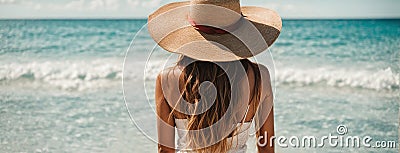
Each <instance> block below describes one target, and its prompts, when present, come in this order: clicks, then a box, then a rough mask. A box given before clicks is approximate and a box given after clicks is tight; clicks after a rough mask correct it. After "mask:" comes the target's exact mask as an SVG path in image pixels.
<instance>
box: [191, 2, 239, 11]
mask: <svg viewBox="0 0 400 153" xmlns="http://www.w3.org/2000/svg"><path fill="white" fill-rule="evenodd" d="M190 4H192V5H195V4H212V5H217V6H221V7H225V8H228V9H230V10H232V11H235V12H237V13H241V11H240V1H239V0H191V1H190Z"/></svg>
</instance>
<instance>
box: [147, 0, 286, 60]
mask: <svg viewBox="0 0 400 153" xmlns="http://www.w3.org/2000/svg"><path fill="white" fill-rule="evenodd" d="M189 9H190V2H188V1H186V2H175V3H170V4H167V5H164V6H162V7H161V8H159V9H158V10H156V11H155V12H154V13H153V14H151V15H150V16H149V18H148V31H149V33H150V35H151V37H152V38H153V39H154V40H155V41H156V42H157V43H158V45H159V46H160V47H162V48H163V49H165V50H167V51H169V52H173V53H179V54H183V55H185V56H188V57H191V58H194V59H198V60H204V61H220V62H223V61H234V60H240V59H244V58H249V57H252V56H255V55H257V54H259V53H261V52H262V51H265V50H266V49H267V48H268V47H269V46H271V45H272V44H273V43H274V42H275V40H276V39H277V38H278V36H279V34H280V31H281V28H282V20H281V18H280V16H279V15H278V14H277V13H276V12H274V11H272V10H270V9H267V8H261V7H254V6H244V7H241V11H242V14H243V15H244V16H245V17H244V18H245V20H244V23H242V24H241V26H239V27H238V28H237V29H236V30H234V32H233V33H227V34H207V33H204V32H201V31H198V30H196V29H195V28H193V27H192V26H191V24H190V23H189V22H188V20H187V17H188V14H189Z"/></svg>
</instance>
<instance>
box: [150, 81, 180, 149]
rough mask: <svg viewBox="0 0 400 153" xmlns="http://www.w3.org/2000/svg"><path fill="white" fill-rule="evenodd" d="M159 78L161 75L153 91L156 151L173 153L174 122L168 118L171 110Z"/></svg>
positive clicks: (171, 118)
mask: <svg viewBox="0 0 400 153" xmlns="http://www.w3.org/2000/svg"><path fill="white" fill-rule="evenodd" d="M161 77H162V76H161V75H158V77H157V81H156V90H155V102H156V112H157V132H158V150H159V152H175V149H174V148H175V121H174V119H173V117H170V114H171V111H172V110H171V107H170V106H169V104H168V102H167V100H166V99H165V96H164V92H163V89H162V85H161V79H162V78H161Z"/></svg>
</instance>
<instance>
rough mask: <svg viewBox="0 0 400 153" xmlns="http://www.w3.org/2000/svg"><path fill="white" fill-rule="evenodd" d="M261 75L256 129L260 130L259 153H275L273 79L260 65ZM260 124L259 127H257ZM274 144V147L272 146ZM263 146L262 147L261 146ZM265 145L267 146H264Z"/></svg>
mask: <svg viewBox="0 0 400 153" xmlns="http://www.w3.org/2000/svg"><path fill="white" fill-rule="evenodd" d="M259 67H260V74H261V86H262V87H261V101H260V103H259V107H258V110H257V116H258V120H257V121H256V122H258V123H256V128H258V129H259V130H258V137H257V140H258V142H259V143H258V145H257V147H258V150H259V152H268V153H273V152H274V146H273V142H271V137H273V136H275V130H274V111H273V93H272V87H271V79H270V74H269V71H268V69H267V68H266V67H265V66H263V65H260V66H259ZM257 124H258V125H257ZM271 143H272V146H271V145H270V144H271ZM259 144H261V145H259ZM264 144H265V145H264Z"/></svg>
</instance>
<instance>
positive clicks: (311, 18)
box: [0, 17, 400, 21]
mask: <svg viewBox="0 0 400 153" xmlns="http://www.w3.org/2000/svg"><path fill="white" fill-rule="evenodd" d="M147 19H148V18H145V17H143V18H140V17H132V18H129V17H56V18H52V17H49V18H47V17H44V18H0V21H1V20H147ZM282 20H400V17H343V18H339V17H338V18H336V17H331V18H330V17H327V18H317V17H316V18H313V17H309V18H307V17H304V18H303V17H299V18H284V17H283V18H282Z"/></svg>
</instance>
